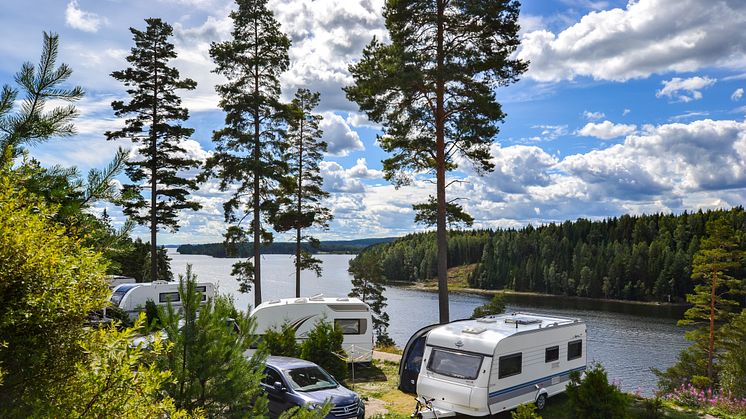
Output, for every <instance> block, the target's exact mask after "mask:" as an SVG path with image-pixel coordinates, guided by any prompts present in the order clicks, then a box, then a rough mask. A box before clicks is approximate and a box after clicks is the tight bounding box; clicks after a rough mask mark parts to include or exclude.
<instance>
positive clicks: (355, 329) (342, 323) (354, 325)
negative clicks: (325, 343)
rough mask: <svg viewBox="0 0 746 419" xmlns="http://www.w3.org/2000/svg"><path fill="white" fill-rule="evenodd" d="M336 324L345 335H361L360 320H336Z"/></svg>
mask: <svg viewBox="0 0 746 419" xmlns="http://www.w3.org/2000/svg"><path fill="white" fill-rule="evenodd" d="M334 324H335V325H336V326H337V327H339V328H340V329H342V334H343V335H359V334H361V332H360V329H361V327H360V319H334Z"/></svg>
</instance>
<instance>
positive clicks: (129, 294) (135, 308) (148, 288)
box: [109, 281, 215, 319]
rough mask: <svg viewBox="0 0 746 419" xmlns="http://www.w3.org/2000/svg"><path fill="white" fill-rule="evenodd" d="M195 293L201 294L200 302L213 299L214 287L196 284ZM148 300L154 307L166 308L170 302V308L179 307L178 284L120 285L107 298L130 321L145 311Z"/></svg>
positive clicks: (141, 283)
mask: <svg viewBox="0 0 746 419" xmlns="http://www.w3.org/2000/svg"><path fill="white" fill-rule="evenodd" d="M197 291H199V292H201V293H202V302H205V301H207V299H209V298H213V297H215V285H214V284H211V283H209V282H199V283H197ZM148 300H150V301H153V302H154V303H155V304H156V306H166V305H167V304H168V303H169V302H170V303H171V305H172V306H174V307H180V306H181V296H180V295H179V283H178V282H167V281H155V282H139V283H131V284H120V285H117V286H116V287H115V288H114V292H113V293H112V295H111V298H109V301H111V303H112V304H113V305H114V306H115V307H119V308H121V309H122V310H124V311H126V312H127V315H129V317H130V318H132V319H135V318H137V316H138V314H139V313H140V312H141V311H144V310H145V304H146V303H147V302H148Z"/></svg>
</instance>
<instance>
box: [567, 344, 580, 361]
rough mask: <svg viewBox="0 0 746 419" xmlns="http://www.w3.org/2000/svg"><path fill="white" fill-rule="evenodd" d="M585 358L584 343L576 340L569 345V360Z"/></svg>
mask: <svg viewBox="0 0 746 419" xmlns="http://www.w3.org/2000/svg"><path fill="white" fill-rule="evenodd" d="M581 356H583V341H582V340H574V341H572V342H570V343H568V344H567V360H568V361H571V360H573V359H578V358H580V357H581Z"/></svg>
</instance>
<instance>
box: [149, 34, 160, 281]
mask: <svg viewBox="0 0 746 419" xmlns="http://www.w3.org/2000/svg"><path fill="white" fill-rule="evenodd" d="M157 59H158V43H157V42H156V43H155V45H154V46H153V71H154V79H153V109H152V113H153V114H152V115H151V116H152V122H151V126H150V280H151V281H157V280H158V244H157V243H156V233H157V232H158V220H157V219H156V203H157V200H156V198H157V196H156V195H157V189H156V188H157V184H158V183H157V179H156V176H157V174H158V161H157V159H156V154H157V152H158V134H157V132H156V125H157V124H158V66H157Z"/></svg>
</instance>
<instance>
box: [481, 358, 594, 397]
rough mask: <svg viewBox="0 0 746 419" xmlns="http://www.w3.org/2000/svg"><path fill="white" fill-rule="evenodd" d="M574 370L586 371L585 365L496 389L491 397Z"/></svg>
mask: <svg viewBox="0 0 746 419" xmlns="http://www.w3.org/2000/svg"><path fill="white" fill-rule="evenodd" d="M573 371H585V366H582V367H578V368H573V369H571V370H567V371H564V372H559V373H557V374H552V375H548V376H546V377H544V378H539V379H538V380H533V381H529V382H528V383H523V384H518V385H517V386H513V387H508V388H506V389H503V390H498V391H496V392H494V393H490V395H489V397H495V396H499V395H501V394H503V393H509V392H511V391H514V390H519V389H521V388H523V387H529V386H532V385H534V384H538V383H540V382H542V381H545V380H549V379H551V378H552V377H555V376H557V375H565V374H569V373H571V372H573Z"/></svg>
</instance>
